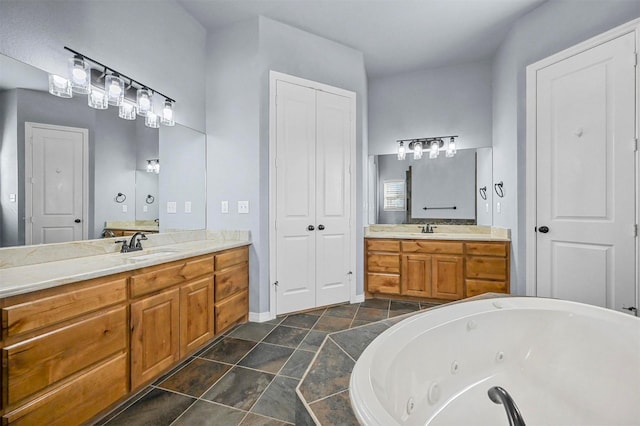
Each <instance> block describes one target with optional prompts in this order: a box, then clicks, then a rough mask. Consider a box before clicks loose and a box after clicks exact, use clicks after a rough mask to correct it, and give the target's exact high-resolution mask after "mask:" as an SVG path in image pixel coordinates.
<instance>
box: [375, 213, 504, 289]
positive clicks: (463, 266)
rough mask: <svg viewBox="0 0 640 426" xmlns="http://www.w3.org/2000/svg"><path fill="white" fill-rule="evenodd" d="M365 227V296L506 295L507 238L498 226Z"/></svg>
mask: <svg viewBox="0 0 640 426" xmlns="http://www.w3.org/2000/svg"><path fill="white" fill-rule="evenodd" d="M423 229H425V228H424V227H423V226H422V225H420V226H418V225H371V226H370V227H368V228H367V229H366V230H365V271H366V274H365V296H366V297H376V296H378V297H391V298H398V299H405V300H422V301H434V302H441V301H452V300H459V299H463V298H466V297H471V296H476V295H478V294H482V293H488V292H494V293H509V292H510V286H509V265H510V260H509V259H510V251H511V250H510V240H509V232H508V230H506V229H502V228H492V227H484V226H459V225H438V226H437V227H435V229H434V232H432V233H424V232H422V231H423Z"/></svg>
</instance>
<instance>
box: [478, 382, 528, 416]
mask: <svg viewBox="0 0 640 426" xmlns="http://www.w3.org/2000/svg"><path fill="white" fill-rule="evenodd" d="M487 394H488V395H489V399H490V400H491V401H493V402H495V403H496V404H502V405H504V410H505V411H506V412H507V418H508V419H509V426H526V425H525V423H524V419H523V418H522V414H520V410H518V406H517V405H516V403H515V402H514V401H513V398H511V395H509V392H507V391H506V390H505V389H504V388H501V387H500V386H494V387H492V388H491V389H489V391H488V392H487Z"/></svg>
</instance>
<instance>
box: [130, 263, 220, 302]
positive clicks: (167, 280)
mask: <svg viewBox="0 0 640 426" xmlns="http://www.w3.org/2000/svg"><path fill="white" fill-rule="evenodd" d="M139 272H140V273H138V274H136V275H133V276H132V277H131V297H139V296H143V295H145V294H148V293H153V292H154V291H158V290H162V289H163V288H167V287H171V286H173V285H176V284H179V283H182V282H184V281H188V280H191V279H193V278H197V277H199V276H201V275H205V274H213V256H203V257H197V258H193V259H189V260H187V261H184V260H180V261H177V262H172V263H168V264H165V265H161V266H150V267H148V268H143V269H140V270H139Z"/></svg>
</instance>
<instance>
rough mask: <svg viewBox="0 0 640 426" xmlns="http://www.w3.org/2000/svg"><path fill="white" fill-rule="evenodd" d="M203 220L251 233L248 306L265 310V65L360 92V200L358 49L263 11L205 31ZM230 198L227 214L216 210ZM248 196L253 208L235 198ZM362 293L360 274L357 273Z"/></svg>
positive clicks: (362, 81) (362, 86) (361, 78)
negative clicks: (243, 207)
mask: <svg viewBox="0 0 640 426" xmlns="http://www.w3.org/2000/svg"><path fill="white" fill-rule="evenodd" d="M207 67H208V71H209V72H208V76H207V129H208V131H207V145H208V148H207V159H208V163H207V170H208V179H207V191H208V199H209V200H210V206H211V208H210V209H209V213H208V218H207V227H208V228H209V229H216V228H236V229H237V228H239V229H249V230H250V231H251V237H252V242H253V245H252V249H251V259H250V260H251V270H250V281H251V288H250V301H249V302H250V310H251V312H267V311H268V310H269V290H270V283H269V180H268V177H269V71H270V70H274V71H279V72H283V73H286V74H291V75H295V76H297V77H302V78H306V79H310V80H314V81H318V82H321V83H325V84H329V85H332V86H336V87H340V88H343V89H347V90H351V91H354V92H356V94H357V116H356V126H357V136H356V138H357V141H356V144H357V154H356V155H357V158H356V159H355V160H356V176H357V188H356V193H357V197H358V200H357V206H361V205H362V194H363V193H364V191H363V190H362V188H363V186H364V180H363V178H362V175H363V170H364V168H363V164H364V162H363V156H366V153H364V154H363V152H364V151H365V150H366V147H365V145H366V143H365V142H364V135H365V131H364V129H365V127H366V120H365V119H364V116H365V115H364V114H365V111H366V109H365V107H364V106H365V105H366V102H367V99H366V90H367V87H366V75H365V71H364V61H363V58H362V54H361V53H360V52H358V51H355V50H353V49H351V48H348V47H346V46H342V45H340V44H337V43H334V42H332V41H329V40H326V39H324V38H321V37H318V36H315V35H313V34H309V33H307V32H304V31H301V30H298V29H296V28H293V27H290V26H287V25H284V24H281V23H278V22H275V21H272V20H270V19H267V18H262V17H261V18H258V19H255V20H250V21H247V22H243V23H240V24H237V25H234V26H232V27H230V28H227V29H226V30H224V31H219V32H216V33H213V34H211V35H210V36H209V38H208V62H207ZM221 200H228V201H229V206H230V213H229V214H221V213H220V201H221ZM238 200H248V201H249V205H250V213H249V214H248V215H238V214H237V207H236V203H237V201H238ZM362 215H363V209H362V208H358V209H357V217H356V222H355V226H356V229H357V230H358V237H357V241H355V242H354V246H355V247H357V250H358V253H357V256H358V266H357V270H358V271H362V244H361V243H362V232H363V231H362V229H363V220H362ZM357 289H358V290H357V291H358V293H362V277H361V276H359V277H358V284H357Z"/></svg>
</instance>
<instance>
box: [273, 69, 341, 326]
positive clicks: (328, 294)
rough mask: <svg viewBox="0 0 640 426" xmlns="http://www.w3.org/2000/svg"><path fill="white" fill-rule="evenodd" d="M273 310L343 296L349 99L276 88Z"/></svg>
mask: <svg viewBox="0 0 640 426" xmlns="http://www.w3.org/2000/svg"><path fill="white" fill-rule="evenodd" d="M276 91H277V94H276V164H275V166H276V208H275V210H276V218H275V220H276V226H275V228H276V253H275V256H276V262H275V264H276V279H277V282H278V286H277V288H276V312H277V314H283V313H287V312H293V311H300V310H305V309H310V308H314V307H317V306H324V305H330V304H335V303H340V302H346V301H348V300H349V294H350V285H349V278H350V277H349V274H350V271H349V259H350V254H351V253H350V251H351V250H352V247H351V241H350V235H351V232H350V226H351V225H350V222H351V217H350V215H351V206H350V202H351V191H352V188H351V178H350V161H351V160H350V153H351V143H352V141H351V126H352V123H351V120H352V117H351V110H352V105H351V99H349V98H347V97H344V96H341V95H337V94H333V93H328V92H325V91H320V90H317V89H314V88H309V87H305V86H301V85H297V84H292V83H288V82H284V81H278V82H277V85H276Z"/></svg>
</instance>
